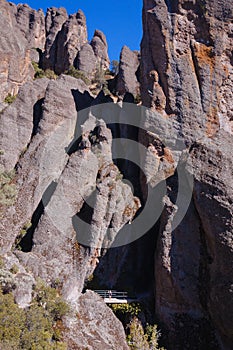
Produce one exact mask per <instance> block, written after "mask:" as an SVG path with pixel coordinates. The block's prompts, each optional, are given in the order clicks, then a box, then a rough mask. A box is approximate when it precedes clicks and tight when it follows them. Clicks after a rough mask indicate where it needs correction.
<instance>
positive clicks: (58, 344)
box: [0, 282, 69, 350]
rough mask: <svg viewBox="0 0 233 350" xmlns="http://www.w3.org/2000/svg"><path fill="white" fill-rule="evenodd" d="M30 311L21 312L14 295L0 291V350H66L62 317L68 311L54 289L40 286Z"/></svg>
mask: <svg viewBox="0 0 233 350" xmlns="http://www.w3.org/2000/svg"><path fill="white" fill-rule="evenodd" d="M34 293H35V295H34V299H33V301H32V303H31V306H30V307H29V308H28V309H20V308H19V307H18V306H17V305H16V304H15V303H14V298H13V295H12V293H8V294H3V293H2V291H1V290H0V320H1V323H0V348H3V349H5V350H7V349H11V350H12V349H13V350H21V349H24V350H66V349H67V345H66V344H65V343H64V342H62V331H63V330H64V326H63V324H62V321H61V317H62V316H63V315H65V314H67V312H68V310H69V307H68V305H67V304H66V303H65V302H64V301H63V300H62V299H61V297H60V296H59V295H58V293H57V291H56V290H55V289H54V288H50V287H47V286H45V285H44V283H42V282H39V283H38V284H37V286H36V287H35V291H34Z"/></svg>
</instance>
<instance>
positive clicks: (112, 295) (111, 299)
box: [93, 290, 136, 304]
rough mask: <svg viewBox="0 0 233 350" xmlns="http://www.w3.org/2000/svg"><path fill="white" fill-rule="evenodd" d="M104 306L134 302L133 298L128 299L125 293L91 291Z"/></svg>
mask: <svg viewBox="0 0 233 350" xmlns="http://www.w3.org/2000/svg"><path fill="white" fill-rule="evenodd" d="M93 292H95V293H97V294H98V295H99V296H101V298H103V299H104V302H105V303H106V304H128V303H132V302H135V301H136V299H135V298H130V297H129V296H128V293H127V292H118V291H116V290H93Z"/></svg>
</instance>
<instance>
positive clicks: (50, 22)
mask: <svg viewBox="0 0 233 350" xmlns="http://www.w3.org/2000/svg"><path fill="white" fill-rule="evenodd" d="M67 19H68V14H67V12H66V9H64V8H63V7H61V8H55V7H51V8H49V9H48V10H47V13H46V16H45V30H46V41H45V48H44V50H43V55H42V59H41V60H42V67H43V68H44V69H48V68H49V69H54V67H55V64H56V60H57V53H56V47H57V40H56V38H57V35H58V33H59V32H60V30H61V28H62V26H63V24H64V23H65V21H66V20H67Z"/></svg>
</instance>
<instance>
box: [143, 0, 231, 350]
mask: <svg viewBox="0 0 233 350" xmlns="http://www.w3.org/2000/svg"><path fill="white" fill-rule="evenodd" d="M232 10H233V9H232V5H231V4H229V2H226V1H222V2H217V1H216V2H211V1H205V2H201V1H196V2H189V1H176V2H171V1H149V0H148V1H147V0H145V1H144V11H143V23H144V36H143V41H142V52H141V56H142V57H141V79H142V85H141V92H142V99H143V104H144V105H146V106H148V107H150V108H151V109H152V111H154V113H155V115H156V116H158V114H160V116H161V121H163V120H166V119H167V118H168V117H169V118H170V119H169V120H170V121H171V124H173V126H174V129H173V133H171V135H173V137H174V139H175V138H176V137H177V135H181V134H182V135H183V140H184V144H186V145H189V151H190V159H191V160H192V166H191V165H189V166H188V168H187V169H188V173H191V174H193V176H194V194H193V199H192V200H191V204H190V206H189V208H188V212H187V214H186V215H185V217H184V219H183V221H182V222H181V224H180V225H179V226H178V227H176V225H175V221H176V216H177V212H179V209H180V207H179V205H177V204H176V196H177V193H178V192H179V189H178V183H177V180H176V176H174V177H171V179H170V180H169V185H168V186H169V187H168V189H169V191H168V197H166V198H165V199H164V201H165V207H164V212H163V215H162V218H161V227H160V234H159V238H158V246H157V250H156V258H155V280H156V287H155V295H156V313H157V314H158V315H159V317H160V319H161V321H162V323H163V324H164V325H165V326H166V327H167V328H166V329H167V330H169V332H170V343H169V341H168V344H167V347H168V348H171V349H173V348H176V349H183V348H186V347H187V346H189V347H191V348H192V349H205V348H206V347H209V348H211V349H217V348H219V347H222V348H223V349H230V347H231V345H230V344H232V341H233V339H232V332H231V329H232V327H233V323H232V319H231V315H229V313H227V311H226V307H227V308H228V309H230V308H232V307H233V298H232V291H231V290H232V287H231V286H232V280H233V274H232V209H231V203H232V198H233V197H232V182H231V180H227V179H231V173H232V171H233V167H232V155H231V153H230V152H229V150H230V149H232V137H231V135H230V134H231V133H232V121H231V117H230V115H231V111H232V101H229V100H228V98H230V96H231V92H230V90H231V89H229V86H230V84H231V83H230V81H231V79H232V58H231V53H230V47H231V46H232V34H231V30H232V29H231V19H232ZM226 106H227V108H226ZM157 121H158V118H157V117H156V118H154V119H153V118H151V117H150V116H149V115H147V116H146V118H145V120H144V121H143V123H142V126H143V128H144V129H146V130H149V133H148V132H147V133H141V134H140V139H141V140H142V142H143V143H144V144H147V147H148V155H146V156H145V157H144V158H143V160H142V163H143V168H144V169H146V171H147V173H148V174H150V178H151V180H150V183H151V185H152V186H153V181H152V180H153V173H154V177H155V176H156V174H157V172H158V166H159V163H158V156H159V153H160V154H161V148H159V147H158V146H159V144H158V142H157V141H156V139H157V140H158V139H159V138H160V137H159V128H158V125H157ZM162 124H163V123H162ZM222 129H223V130H224V131H223V130H222ZM160 130H162V129H161V127H160ZM178 130H179V131H178ZM162 131H164V130H162ZM177 133H178V134H177ZM165 134H166V133H165ZM167 134H169V130H167ZM161 135H163V134H161ZM153 138H154V141H153ZM164 140H165V141H166V140H169V137H168V138H167V137H166V138H165V139H164ZM168 144H170V146H169V147H168V149H170V156H171V157H170V161H171V160H172V158H173V160H174V159H175V158H174V155H175V153H174V150H175V147H174V145H173V146H171V142H170V141H169V142H168ZM152 146H153V150H152ZM151 150H152V151H153V152H151ZM156 158H157V160H156ZM159 158H160V157H159ZM173 163H174V165H175V162H174V161H173ZM156 164H157V165H156ZM155 165H156V167H155ZM153 169H157V170H156V171H155V170H153ZM165 169H167V167H166V166H165ZM170 170H171V173H170V175H169V176H171V175H172V171H173V170H172V168H171V167H170ZM171 189H172V191H171ZM187 191H188V187H187ZM184 199H185V197H184ZM181 207H182V203H181ZM224 300H225V302H224ZM226 300H227V304H226ZM226 305H227V306H226ZM184 329H185V334H184ZM194 329H196V332H194ZM203 329H204V332H203ZM214 330H215V331H216V333H217V336H218V337H219V338H218V339H220V345H219V344H218V345H217V341H216V339H214V336H213V334H214ZM193 334H195V336H194V337H193ZM197 338H199V339H198V341H197ZM206 339H209V340H208V343H206Z"/></svg>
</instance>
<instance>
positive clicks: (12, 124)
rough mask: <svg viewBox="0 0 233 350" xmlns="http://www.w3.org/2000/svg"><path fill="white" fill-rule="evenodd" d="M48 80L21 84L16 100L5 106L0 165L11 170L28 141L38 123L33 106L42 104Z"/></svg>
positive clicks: (2, 117) (1, 123)
mask: <svg viewBox="0 0 233 350" xmlns="http://www.w3.org/2000/svg"><path fill="white" fill-rule="evenodd" d="M48 83H49V80H48V79H46V78H44V79H37V80H35V81H33V82H29V83H26V84H24V85H23V87H22V88H21V89H20V91H19V93H18V96H17V98H16V100H15V101H14V102H13V103H12V104H11V105H9V106H7V107H6V108H5V109H4V111H3V112H2V115H1V119H0V130H1V131H0V149H1V150H2V153H3V154H2V155H1V156H0V167H1V169H2V170H6V171H10V170H12V169H14V167H15V165H16V163H17V162H18V160H19V157H20V155H22V154H23V153H24V152H25V151H26V150H27V147H28V145H29V143H30V141H31V138H32V136H33V133H35V132H36V130H34V131H33V129H36V125H37V124H38V122H39V120H38V119H39V118H40V115H38V114H37V106H38V107H39V105H40V104H42V102H43V99H44V97H45V90H46V88H47V85H48Z"/></svg>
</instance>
